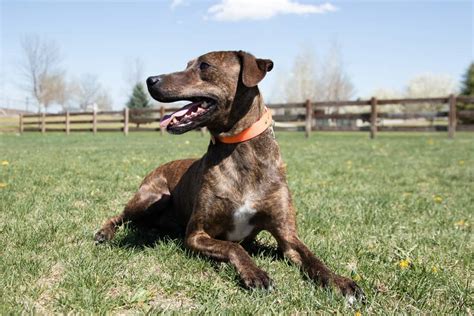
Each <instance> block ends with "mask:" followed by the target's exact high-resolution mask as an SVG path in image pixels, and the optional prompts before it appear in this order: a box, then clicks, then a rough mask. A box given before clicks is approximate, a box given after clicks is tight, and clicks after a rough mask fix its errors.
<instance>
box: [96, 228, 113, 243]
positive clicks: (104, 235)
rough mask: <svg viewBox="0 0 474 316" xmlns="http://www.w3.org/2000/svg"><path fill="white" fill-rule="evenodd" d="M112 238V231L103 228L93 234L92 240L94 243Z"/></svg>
mask: <svg viewBox="0 0 474 316" xmlns="http://www.w3.org/2000/svg"><path fill="white" fill-rule="evenodd" d="M112 238H113V233H112V232H110V231H107V230H105V229H101V230H99V231H98V232H97V233H95V235H94V241H95V243H96V244H102V243H104V242H106V241H109V240H111V239H112Z"/></svg>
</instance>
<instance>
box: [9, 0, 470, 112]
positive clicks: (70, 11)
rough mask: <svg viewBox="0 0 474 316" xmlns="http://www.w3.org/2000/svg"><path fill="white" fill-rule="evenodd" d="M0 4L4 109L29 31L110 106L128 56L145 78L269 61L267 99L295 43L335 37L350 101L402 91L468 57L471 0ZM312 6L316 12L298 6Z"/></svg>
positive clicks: (16, 100) (454, 70) (16, 102)
mask: <svg viewBox="0 0 474 316" xmlns="http://www.w3.org/2000/svg"><path fill="white" fill-rule="evenodd" d="M0 1H1V43H0V45H1V70H0V80H1V87H0V101H2V102H4V103H5V101H7V102H8V104H9V105H10V107H20V105H22V103H23V102H22V100H24V99H25V97H26V94H25V92H23V91H21V90H20V89H19V88H18V85H19V83H20V82H21V76H19V74H18V67H17V63H18V61H19V59H20V56H21V48H20V39H21V37H22V36H23V35H25V34H29V33H36V34H39V35H40V36H43V37H45V38H48V39H52V40H55V41H56V42H57V43H58V44H59V46H60V47H61V51H62V54H63V56H64V58H63V62H62V66H63V67H64V68H65V69H66V71H67V74H68V75H71V76H76V77H78V76H81V75H82V74H88V73H90V74H95V75H97V76H98V77H99V80H100V82H101V83H102V85H103V86H104V87H105V88H106V89H107V90H108V91H109V93H110V94H111V96H112V97H113V99H114V108H116V109H119V108H122V107H123V104H124V103H125V102H126V99H127V95H129V94H130V91H129V87H128V86H127V84H126V82H125V80H124V70H125V68H126V62H127V60H132V59H133V58H136V57H139V58H140V59H141V60H142V61H143V63H144V65H145V68H144V72H145V76H148V75H153V74H160V73H166V72H171V71H176V70H179V69H183V68H184V67H185V65H186V62H187V61H188V60H189V59H192V58H193V57H196V56H198V55H200V54H203V53H205V52H207V51H212V50H234V49H235V50H240V49H242V50H247V51H250V52H252V53H253V54H255V55H256V56H258V57H262V58H270V59H272V60H273V61H274V63H275V68H274V71H272V72H271V73H270V74H269V75H268V77H267V78H266V79H265V80H264V82H263V83H262V86H261V87H262V92H263V94H264V97H265V98H266V99H267V100H270V101H271V100H272V96H273V95H276V94H277V92H276V91H275V89H276V88H275V87H276V86H277V85H276V79H277V78H281V77H285V76H286V75H287V73H288V72H289V71H290V70H291V66H292V63H293V60H294V58H295V56H296V55H297V54H298V52H299V51H300V50H301V49H302V47H303V46H309V47H311V48H312V49H313V50H314V51H315V52H316V55H319V56H321V55H324V54H325V53H326V52H327V51H328V49H329V47H330V46H331V45H332V44H333V43H334V42H335V41H336V42H337V43H338V45H339V46H340V48H341V51H342V54H343V59H344V65H345V70H346V72H347V73H348V75H349V76H350V77H351V79H352V82H353V84H354V86H355V89H356V95H355V96H356V97H367V96H369V95H370V94H371V93H372V92H373V91H374V90H376V89H378V88H390V89H403V88H404V86H405V85H406V84H407V82H408V81H409V80H410V79H411V78H413V77H414V76H416V75H418V74H422V73H435V74H447V75H450V76H451V77H453V78H454V79H455V80H456V81H458V80H460V77H461V75H462V74H463V73H464V71H465V69H466V68H467V66H468V64H469V63H470V62H471V61H472V60H473V50H474V44H473V38H474V36H473V35H474V34H473V5H472V1H370V2H369V1H328V2H320V1H308V0H277V1H276V2H273V3H274V4H275V5H276V4H277V3H280V4H281V3H283V2H284V3H288V2H290V3H292V4H295V3H296V4H297V5H299V6H300V7H298V8H293V9H291V8H290V9H288V10H287V11H288V12H286V14H285V12H284V11H278V12H276V13H275V15H274V16H271V17H268V16H265V17H263V18H262V19H259V14H263V13H262V11H264V10H263V9H261V8H260V9H259V8H255V9H254V10H257V11H256V12H253V11H252V10H253V9H252V8H251V7H250V6H249V5H247V6H245V5H242V6H240V8H239V6H237V7H235V6H234V7H233V8H230V9H229V10H230V11H225V10H226V9H225V8H224V9H222V8H221V11H222V10H224V11H223V12H221V13H222V15H221V16H223V17H221V18H219V17H218V16H216V13H215V11H213V12H210V11H209V9H210V8H211V7H212V6H215V5H219V4H222V2H223V1H229V0H212V1H211V0H209V1H187V0H181V1H177V0H174V1H75V2H73V1H47V2H40V1H7V0H0ZM232 1H234V2H235V1H239V0H230V2H232ZM244 1H245V0H244ZM247 1H248V0H247ZM255 1H257V0H255ZM250 3H251V2H250ZM270 4H271V3H270ZM223 5H225V3H223ZM322 5H325V6H326V7H322ZM305 6H306V7H305ZM308 8H309V9H308ZM311 8H313V9H314V8H316V9H321V8H323V9H322V11H324V12H323V13H314V12H313V13H312V12H307V13H302V12H300V11H305V10H306V11H311V10H312V9H311ZM324 8H326V9H327V8H329V10H325V9H324ZM240 9H242V11H243V13H242V12H237V11H238V10H240ZM232 10H233V11H232ZM236 10H237V11H236ZM265 10H270V11H271V8H266V9H265ZM211 11H212V10H211ZM295 11H298V12H295ZM313 11H314V10H313ZM278 13H280V14H278ZM226 14H227V15H226ZM232 14H237V16H232ZM239 14H243V17H242V16H241V17H240V18H239ZM245 14H247V18H246V16H245ZM249 14H250V15H252V14H254V16H251V18H250V19H249V18H248V17H249V16H248V15H249ZM229 20H232V21H229ZM0 106H3V105H0Z"/></svg>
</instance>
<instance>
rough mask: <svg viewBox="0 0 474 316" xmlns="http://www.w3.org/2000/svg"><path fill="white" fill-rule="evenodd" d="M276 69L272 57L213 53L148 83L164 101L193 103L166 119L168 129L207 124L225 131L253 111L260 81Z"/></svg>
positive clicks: (174, 130)
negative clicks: (250, 110) (251, 108)
mask: <svg viewBox="0 0 474 316" xmlns="http://www.w3.org/2000/svg"><path fill="white" fill-rule="evenodd" d="M272 68H273V62H272V61H271V60H269V59H259V58H255V57H254V56H253V55H251V54H249V53H246V52H243V51H223V52H210V53H207V54H205V55H202V56H200V57H198V58H196V59H193V60H191V61H190V62H189V63H188V65H187V67H186V69H185V70H184V71H180V72H174V73H171V74H166V75H159V76H153V77H149V78H148V79H147V86H148V91H149V92H150V94H151V96H152V97H153V98H154V99H156V100H158V101H160V102H175V101H190V102H191V103H189V104H187V105H185V106H184V107H183V108H181V109H180V110H179V111H177V112H175V113H173V114H171V115H167V116H165V117H164V118H162V121H161V125H162V126H164V127H166V129H167V131H168V132H170V133H173V134H182V133H185V132H187V131H190V130H192V129H195V128H198V127H204V126H206V127H208V128H209V129H210V130H213V131H219V132H225V131H227V130H229V129H230V128H231V127H232V126H233V124H235V123H236V122H237V121H238V120H239V118H240V117H242V116H244V115H245V114H246V113H247V112H248V111H249V109H250V106H251V105H252V102H253V99H254V98H255V96H256V95H258V93H259V92H258V88H257V84H258V83H259V82H260V81H261V80H262V79H263V78H264V77H265V75H266V73H267V72H268V71H270V70H272Z"/></svg>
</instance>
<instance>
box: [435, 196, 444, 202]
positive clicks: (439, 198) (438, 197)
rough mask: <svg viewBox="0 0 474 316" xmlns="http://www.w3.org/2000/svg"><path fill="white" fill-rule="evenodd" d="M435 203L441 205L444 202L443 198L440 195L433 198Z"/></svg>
mask: <svg viewBox="0 0 474 316" xmlns="http://www.w3.org/2000/svg"><path fill="white" fill-rule="evenodd" d="M433 201H435V203H441V202H443V198H442V197H441V196H439V195H434V196H433Z"/></svg>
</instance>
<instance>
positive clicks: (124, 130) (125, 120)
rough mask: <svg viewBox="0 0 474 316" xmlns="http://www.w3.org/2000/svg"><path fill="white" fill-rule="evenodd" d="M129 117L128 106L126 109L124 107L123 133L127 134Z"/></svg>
mask: <svg viewBox="0 0 474 316" xmlns="http://www.w3.org/2000/svg"><path fill="white" fill-rule="evenodd" d="M128 118H129V115H128V108H127V107H125V109H123V133H124V134H125V135H128Z"/></svg>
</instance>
